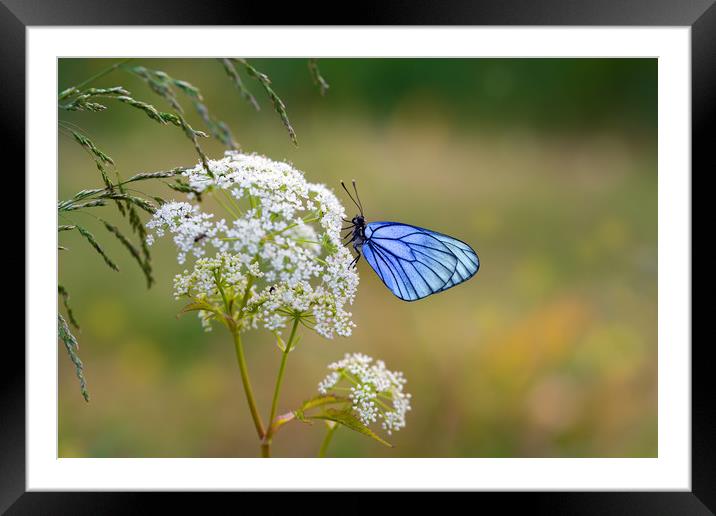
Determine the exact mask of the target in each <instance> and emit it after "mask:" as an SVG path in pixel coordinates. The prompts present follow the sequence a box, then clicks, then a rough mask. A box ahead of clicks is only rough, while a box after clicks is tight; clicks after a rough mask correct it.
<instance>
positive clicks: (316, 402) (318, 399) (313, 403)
mask: <svg viewBox="0 0 716 516" xmlns="http://www.w3.org/2000/svg"><path fill="white" fill-rule="evenodd" d="M348 401H350V400H349V399H348V398H344V397H342V396H336V395H333V394H320V395H318V396H314V397H313V398H311V399H310V400H307V401H304V402H303V403H302V404H301V406H300V407H298V409H296V410H295V411H294V413H295V414H296V419H300V420H301V421H304V420H305V419H306V416H305V415H304V412H306V411H307V410H311V409H314V408H317V407H322V406H324V405H330V404H334V403H336V404H337V403H346V402H348Z"/></svg>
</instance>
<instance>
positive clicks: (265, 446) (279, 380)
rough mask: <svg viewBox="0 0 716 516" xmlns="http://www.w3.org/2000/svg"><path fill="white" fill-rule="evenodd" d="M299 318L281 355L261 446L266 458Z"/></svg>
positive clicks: (268, 453)
mask: <svg viewBox="0 0 716 516" xmlns="http://www.w3.org/2000/svg"><path fill="white" fill-rule="evenodd" d="M299 320H300V319H299V317H298V316H296V317H295V318H294V319H293V327H292V328H291V335H290V336H289V337H288V342H287V343H286V347H285V348H284V350H283V354H282V355H281V364H280V365H279V368H278V375H277V377H276V387H275V388H274V391H273V400H272V401H271V414H270V416H269V419H268V421H269V429H268V432H267V433H266V437H265V438H264V442H263V444H262V445H261V449H262V451H263V452H264V457H270V453H271V437H272V436H273V430H274V425H273V420H274V419H275V417H276V410H277V409H278V398H279V394H280V392H281V383H282V382H283V374H284V371H285V370H286V360H287V359H288V354H289V352H290V351H291V348H292V347H293V344H294V342H295V339H296V330H297V329H298V323H299Z"/></svg>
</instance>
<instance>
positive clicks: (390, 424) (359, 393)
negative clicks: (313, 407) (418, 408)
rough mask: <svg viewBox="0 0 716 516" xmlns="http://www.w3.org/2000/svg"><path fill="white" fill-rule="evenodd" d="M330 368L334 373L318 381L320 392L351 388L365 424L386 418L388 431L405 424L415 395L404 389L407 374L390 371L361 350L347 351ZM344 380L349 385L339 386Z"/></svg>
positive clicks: (355, 405) (354, 407)
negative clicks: (351, 352)
mask: <svg viewBox="0 0 716 516" xmlns="http://www.w3.org/2000/svg"><path fill="white" fill-rule="evenodd" d="M328 369H330V370H331V372H330V373H329V374H328V375H327V376H326V377H325V378H324V379H323V380H322V381H321V382H320V383H319V384H318V392H320V393H321V394H328V393H329V392H331V391H332V390H335V391H336V392H337V393H340V392H341V391H343V390H345V389H348V392H349V394H348V398H349V399H350V401H351V407H352V409H353V411H354V412H355V413H356V415H357V416H358V418H359V419H360V420H361V422H363V424H365V425H368V424H370V423H373V422H376V421H377V420H378V419H382V420H383V421H382V422H381V426H382V427H383V429H385V430H386V431H387V432H388V434H391V433H392V432H394V431H397V430H400V429H401V428H403V427H404V426H405V414H406V413H407V412H408V411H409V410H410V398H411V396H410V394H408V393H404V392H403V386H404V385H405V383H406V380H405V378H404V377H403V373H401V372H399V371H390V370H388V369H386V367H385V363H383V361H381V360H377V361H373V359H372V358H371V357H369V356H366V355H363V354H361V353H353V354H346V355H345V357H344V358H343V359H342V360H339V361H338V362H334V363H332V364H330V365H329V366H328ZM342 380H345V384H346V387H338V384H339V383H340V382H341V381H342Z"/></svg>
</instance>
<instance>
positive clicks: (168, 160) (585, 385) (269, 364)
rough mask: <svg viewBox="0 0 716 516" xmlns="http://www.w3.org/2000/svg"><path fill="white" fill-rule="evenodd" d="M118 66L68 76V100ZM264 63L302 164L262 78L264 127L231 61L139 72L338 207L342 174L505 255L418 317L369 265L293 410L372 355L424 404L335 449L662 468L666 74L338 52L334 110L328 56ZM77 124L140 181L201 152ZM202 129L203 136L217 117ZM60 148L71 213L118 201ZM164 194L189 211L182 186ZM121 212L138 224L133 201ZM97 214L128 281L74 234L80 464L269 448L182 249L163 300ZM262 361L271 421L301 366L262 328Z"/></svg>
mask: <svg viewBox="0 0 716 516" xmlns="http://www.w3.org/2000/svg"><path fill="white" fill-rule="evenodd" d="M112 62H113V61H107V60H101V59H84V60H76V59H72V60H66V59H63V60H60V62H59V85H58V90H61V89H64V88H65V87H68V86H70V85H73V84H77V83H79V82H81V81H83V80H84V79H86V78H87V77H90V76H91V75H93V74H94V73H96V72H98V71H100V70H102V69H103V68H105V67H107V66H108V65H109V64H111V63H112ZM251 62H252V64H253V65H254V66H256V67H257V68H258V69H259V70H261V71H263V72H265V73H267V74H268V75H269V76H270V77H271V79H272V81H273V86H274V89H275V90H276V91H277V93H278V94H279V95H280V96H281V98H282V99H283V100H284V102H285V103H286V106H287V109H288V114H289V116H290V118H291V121H292V123H293V125H294V127H295V129H296V132H297V134H298V139H299V144H300V146H299V147H298V148H295V147H294V146H293V145H292V144H291V143H290V141H289V139H288V136H287V134H286V132H285V131H284V129H283V127H282V126H281V123H280V120H279V119H278V117H277V115H276V113H274V112H273V110H272V109H271V105H270V103H269V102H268V99H266V98H265V96H264V95H263V92H262V91H261V90H260V89H259V88H258V87H257V85H256V84H255V83H254V82H253V81H251V80H250V79H249V78H246V79H245V81H246V84H247V85H248V86H249V87H250V88H251V89H252V91H253V92H254V94H255V96H256V97H257V98H258V99H259V101H260V103H261V105H262V106H263V109H262V111H261V112H254V111H253V110H252V108H251V107H250V106H249V105H248V104H247V103H246V102H244V101H243V100H242V99H241V98H240V97H239V95H238V92H237V91H236V89H235V88H234V86H233V84H232V83H231V82H230V81H229V80H228V78H227V77H226V75H225V73H224V71H223V69H222V68H221V66H220V65H219V64H218V63H217V62H216V61H215V60H209V59H207V60H193V59H192V60H189V59H185V60H178V59H173V60H151V59H138V60H136V64H141V65H144V66H147V67H149V68H154V69H159V70H164V71H166V72H167V73H169V74H170V75H172V76H173V77H176V78H179V79H185V80H187V81H189V82H191V83H192V84H194V85H195V86H197V87H199V88H200V89H201V91H202V93H203V94H204V97H205V100H206V103H207V105H208V107H209V109H210V110H211V111H212V112H213V114H214V115H216V116H217V117H218V118H221V119H222V120H224V121H226V122H228V123H229V124H230V126H231V127H232V129H233V132H234V135H235V137H236V139H237V140H238V141H239V142H240V144H241V145H242V147H243V149H244V150H249V151H256V152H259V153H263V154H266V155H268V156H269V157H272V158H274V159H281V160H290V161H291V162H293V163H294V164H295V165H296V166H297V167H298V168H299V169H301V170H303V171H304V172H305V173H306V175H307V177H308V179H309V180H310V181H313V182H323V183H326V184H328V185H330V186H332V187H333V188H334V189H335V190H336V191H337V192H338V186H339V183H338V181H339V180H340V179H351V178H355V179H357V180H358V182H359V185H360V188H361V193H362V197H363V203H364V205H365V208H366V215H367V217H368V218H369V220H381V219H382V220H398V221H404V222H407V223H411V224H415V225H419V226H424V227H427V228H431V229H435V230H438V231H442V232H445V233H449V234H451V235H454V236H456V237H458V238H461V239H462V240H465V241H466V242H468V243H470V244H472V245H473V247H474V248H475V249H476V250H477V251H478V253H479V255H480V258H481V262H482V263H481V269H480V271H479V273H478V274H477V276H475V277H474V278H473V279H472V280H470V281H469V282H467V283H466V284H464V285H461V286H459V287H456V288H454V289H452V290H450V291H448V292H446V293H442V294H439V295H435V296H432V297H430V298H428V299H426V300H423V301H420V302H416V303H404V302H401V301H399V300H398V299H396V298H395V297H393V296H392V295H391V294H390V293H389V292H388V291H387V290H386V288H385V287H384V286H383V285H382V283H381V282H380V280H379V278H378V277H377V276H376V275H375V274H374V273H373V271H371V270H370V269H369V267H368V266H367V265H366V263H365V262H361V264H360V265H359V271H360V276H361V286H360V289H359V294H358V297H357V300H356V303H355V306H354V314H355V321H356V323H357V325H358V326H357V328H356V330H355V333H354V335H353V336H352V337H351V338H348V339H345V338H338V339H336V340H333V341H328V340H324V339H322V338H320V337H318V336H316V335H313V334H305V335H304V338H303V340H302V341H301V343H300V345H299V348H298V349H297V350H296V351H294V352H293V353H292V354H291V356H290V359H289V363H288V369H287V374H286V377H285V380H284V389H283V393H282V401H281V403H280V407H279V409H280V411H287V410H290V409H292V408H293V407H295V406H296V405H297V404H298V403H299V402H301V401H302V400H304V399H307V398H308V397H310V396H312V395H313V394H315V392H316V385H317V383H318V382H319V380H320V379H321V378H322V377H323V376H324V374H325V371H326V369H325V366H326V364H328V363H329V362H331V361H334V360H336V359H339V358H341V357H342V356H343V354H344V353H346V352H354V351H360V352H363V353H367V354H369V355H372V356H375V357H379V358H382V359H384V360H385V361H386V363H387V365H388V367H390V368H393V369H398V370H402V371H403V372H404V373H405V375H406V377H407V378H408V385H407V390H408V391H410V392H412V394H413V410H412V412H410V413H409V414H408V425H407V427H406V428H405V429H404V430H403V431H401V432H399V433H397V434H395V435H394V436H392V439H391V440H392V442H393V443H394V444H395V448H393V449H386V448H383V447H381V446H380V445H378V444H377V443H375V442H373V441H371V440H369V439H366V438H364V437H363V436H360V435H358V434H354V433H352V432H350V431H348V430H345V429H343V430H341V431H340V432H338V433H337V434H336V437H335V439H334V441H333V443H332V445H331V449H330V454H331V455H334V456H341V457H348V456H357V457H381V456H386V457H653V456H656V454H657V132H656V131H657V125H656V120H657V62H656V60H654V59H651V60H647V59H442V60H433V59H366V60H361V59H344V60H343V59H340V60H338V59H326V60H321V61H319V65H320V68H321V71H322V73H323V75H324V77H325V78H326V79H327V81H328V82H329V83H330V86H331V88H330V90H329V92H328V94H327V95H326V96H325V97H321V96H320V94H319V93H318V89H317V87H316V86H315V85H314V84H313V83H312V80H311V77H310V75H309V72H308V67H307V61H306V60H303V59H297V60H294V59H270V60H267V59H256V60H253V61H251ZM93 85H94V86H117V85H123V86H125V87H126V88H127V89H129V90H130V91H131V92H132V93H133V94H134V96H135V97H137V98H139V99H143V100H146V101H149V102H151V103H153V104H155V105H157V106H158V107H161V108H162V109H168V107H167V106H165V105H164V104H163V103H162V100H161V99H160V98H158V97H156V96H154V95H153V94H152V93H151V92H150V91H149V90H148V89H147V87H146V85H144V84H143V83H141V82H140V81H139V80H137V79H136V78H134V77H132V76H130V75H129V74H127V73H126V72H123V71H121V70H119V71H116V72H113V73H112V74H111V75H108V76H106V77H104V78H103V79H101V80H99V81H97V82H96V83H94V84H93ZM189 108H190V106H189V104H188V103H187V111H189ZM60 115H61V118H62V119H63V120H66V121H69V122H72V123H76V124H78V125H79V126H81V127H82V128H83V129H84V130H85V131H86V132H87V133H88V134H89V135H90V136H91V137H92V138H93V140H94V141H95V143H96V144H97V145H98V146H99V147H100V148H101V149H103V150H105V151H106V152H107V153H108V154H110V155H111V156H112V157H113V158H114V160H115V162H116V164H117V169H118V170H119V171H120V173H121V174H123V176H124V177H128V176H129V175H131V174H133V173H135V172H140V171H155V170H164V169H168V168H171V167H175V166H184V165H190V164H193V163H195V162H196V160H197V158H196V155H195V154H194V151H193V148H192V146H191V144H190V143H189V142H188V141H187V140H186V139H185V138H184V137H183V135H182V134H181V131H179V130H177V129H175V128H172V127H161V126H159V125H158V124H155V123H153V122H152V121H150V120H149V119H148V118H146V116H144V115H143V114H142V113H140V112H138V111H135V110H133V109H130V108H128V107H127V106H124V105H119V104H116V103H115V104H111V107H110V109H109V110H108V111H106V112H102V113H65V112H62V113H60ZM188 119H189V121H190V122H191V123H192V124H193V125H194V126H195V127H197V128H200V127H201V122H200V120H199V118H198V116H196V114H195V113H190V114H189V116H188ZM203 146H204V149H205V150H206V151H207V153H208V154H209V155H210V156H220V155H221V154H222V153H223V148H222V147H221V146H220V144H218V142H214V141H207V142H203ZM59 149H60V151H59V196H60V198H61V199H64V198H67V197H69V196H71V195H72V194H74V193H75V192H76V191H78V190H81V189H83V188H89V187H96V186H100V185H101V182H100V178H99V174H98V173H97V171H96V169H95V167H94V164H93V163H92V161H91V159H89V158H88V156H87V155H86V154H85V153H84V152H83V151H82V149H81V148H80V147H79V146H78V145H77V144H76V143H75V142H74V141H72V140H71V139H70V138H68V137H66V136H65V135H62V134H61V135H59ZM142 188H143V190H145V191H147V192H152V193H155V194H157V195H161V196H163V197H165V198H180V195H181V194H178V193H176V192H172V191H171V190H169V189H168V188H167V187H165V186H163V185H162V184H161V183H153V184H152V183H145V184H144V185H143V187H142ZM209 203H210V201H209ZM209 205H210V204H209ZM345 205H346V207H347V208H348V210H349V212H351V211H352V208H350V207H349V205H348V204H347V203H346V204H345ZM99 210H102V211H103V212H102V216H104V217H106V218H108V219H109V220H112V221H116V222H117V224H118V225H120V227H123V228H126V227H127V225H126V222H125V221H122V220H120V218H119V217H118V216H117V215H116V210H115V209H114V208H100V209H99ZM75 217H77V219H76V221H77V222H79V223H82V224H84V225H85V226H87V227H88V228H89V229H90V230H92V231H93V232H94V233H95V235H97V236H98V237H99V239H100V240H101V242H102V244H103V245H104V246H105V248H106V250H107V252H108V254H110V255H111V256H112V257H113V258H114V259H115V261H117V263H118V264H119V266H120V268H121V272H119V273H117V272H113V271H111V270H109V269H108V268H107V267H106V266H105V265H104V263H103V262H102V260H101V259H100V258H99V257H98V256H97V255H96V254H95V253H94V252H92V250H91V249H90V248H89V247H88V245H87V243H86V242H85V241H83V240H82V239H81V238H80V237H79V236H78V235H75V234H72V233H73V232H67V233H63V234H62V235H61V241H62V243H63V245H65V246H67V247H68V248H69V251H63V252H62V254H61V255H60V257H59V273H60V278H61V281H62V283H63V284H64V285H65V287H66V288H67V289H68V290H69V291H70V294H71V296H72V297H71V304H72V306H73V308H74V311H75V314H76V316H77V318H78V319H79V321H80V323H81V325H82V331H81V333H80V334H79V335H78V337H79V340H80V346H81V347H80V355H81V357H82V359H83V361H84V364H85V368H86V376H87V381H88V384H89V389H90V393H91V396H92V399H91V402H90V403H85V402H84V401H83V399H82V397H81V395H80V392H79V388H78V384H77V379H76V378H75V376H74V370H73V367H72V364H71V362H70V360H69V359H68V357H67V355H66V353H65V350H64V349H63V348H62V347H60V348H59V349H58V353H59V355H58V359H59V360H58V361H59V371H60V385H59V399H58V403H59V436H58V438H59V454H60V456H62V457H234V456H240V457H244V456H256V455H257V454H258V446H257V443H256V436H255V433H254V429H253V427H252V423H251V420H250V418H249V415H248V411H247V407H246V403H245V399H244V395H243V392H242V390H241V382H240V377H239V374H238V370H237V366H236V360H235V354H234V349H233V347H232V344H231V341H230V339H229V338H228V335H227V334H226V332H225V331H224V330H223V328H220V327H217V328H216V329H215V330H214V332H212V333H209V334H206V333H203V332H202V330H201V328H200V325H199V323H198V321H197V320H196V319H195V317H194V316H186V317H183V318H179V319H178V318H177V317H176V315H177V312H178V311H179V310H180V308H181V306H182V305H181V303H180V302H178V301H175V300H174V299H173V297H172V295H171V290H172V286H171V285H172V277H173V275H174V274H175V273H177V272H179V270H180V266H179V265H178V264H177V263H176V256H175V253H174V249H173V246H172V244H171V242H170V241H169V240H163V241H162V240H160V241H159V242H158V244H156V245H155V246H154V248H153V253H154V255H153V256H154V260H153V264H154V269H155V276H156V280H157V281H156V284H155V286H154V287H152V288H151V289H150V290H147V288H146V287H145V283H144V279H143V277H142V274H141V272H140V271H139V268H138V267H137V266H136V264H135V263H134V262H133V261H132V259H131V258H130V257H129V255H128V254H127V253H126V251H125V250H124V249H123V248H121V247H120V246H119V244H117V243H116V241H114V239H113V238H112V237H111V235H109V234H108V233H106V232H105V231H104V229H103V228H102V227H101V226H100V225H99V224H98V223H97V222H96V221H95V220H94V219H92V217H90V216H87V215H81V214H77V215H75ZM62 223H67V221H66V220H65V221H63V222H62ZM246 346H247V359H248V361H249V366H250V370H251V375H252V380H253V382H254V389H255V391H256V393H257V398H258V401H259V404H260V406H261V407H263V408H264V412H267V411H268V406H269V404H270V396H271V392H272V388H273V382H274V379H275V374H276V371H277V368H278V363H279V353H280V352H279V350H278V349H277V347H276V346H275V345H274V343H273V340H272V337H271V335H270V334H268V333H261V332H254V333H250V334H248V335H247V338H246ZM265 417H266V415H264V418H265ZM323 434H324V429H323V428H322V426H321V425H315V426H313V427H311V426H307V425H301V424H291V425H289V426H287V427H285V428H284V429H283V430H282V431H281V432H280V433H279V434H278V436H277V438H276V440H275V442H274V453H275V455H276V456H290V457H311V456H315V454H316V452H317V450H318V447H319V445H320V442H321V439H322V438H323Z"/></svg>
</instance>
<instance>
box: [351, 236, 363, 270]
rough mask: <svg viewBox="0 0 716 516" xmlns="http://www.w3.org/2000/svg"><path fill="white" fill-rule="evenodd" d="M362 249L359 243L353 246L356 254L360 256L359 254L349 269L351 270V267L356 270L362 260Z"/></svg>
mask: <svg viewBox="0 0 716 516" xmlns="http://www.w3.org/2000/svg"><path fill="white" fill-rule="evenodd" d="M349 243H350V242H349ZM360 248H361V245H360V244H358V243H355V244H353V250H354V251H355V252H356V253H358V254H357V256H356V257H355V258H354V259H353V261H352V262H351V264H350V265H349V266H348V268H349V269H350V268H351V267H353V268H354V269H355V268H356V267H357V266H358V260H360V257H361V256H362V255H361V252H360Z"/></svg>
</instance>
